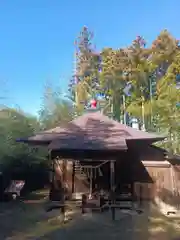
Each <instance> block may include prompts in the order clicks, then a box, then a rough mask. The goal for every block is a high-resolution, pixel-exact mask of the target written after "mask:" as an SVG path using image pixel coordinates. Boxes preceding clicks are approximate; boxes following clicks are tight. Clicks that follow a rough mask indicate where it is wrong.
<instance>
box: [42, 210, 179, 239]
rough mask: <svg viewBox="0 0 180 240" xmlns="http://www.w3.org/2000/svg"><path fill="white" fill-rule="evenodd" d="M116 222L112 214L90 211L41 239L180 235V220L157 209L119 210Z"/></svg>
mask: <svg viewBox="0 0 180 240" xmlns="http://www.w3.org/2000/svg"><path fill="white" fill-rule="evenodd" d="M116 219H117V220H116V221H115V222H112V221H111V216H110V213H103V214H87V215H85V216H83V217H82V216H81V217H79V218H78V219H76V221H75V222H73V223H71V224H70V225H69V226H66V227H63V228H61V229H59V230H56V231H54V232H52V233H49V234H46V235H45V236H43V237H41V238H39V239H41V240H45V239H54V240H56V239H66V240H71V239H73V240H76V239H86V240H92V239H93V240H99V239H103V240H106V239H107V240H109V239H118V240H119V239H126V240H144V239H147V240H156V239H157V240H171V239H176V238H177V237H178V236H180V225H179V223H178V221H179V220H170V219H167V218H165V217H163V216H162V215H160V214H158V213H157V211H155V210H154V209H153V210H152V209H151V210H150V211H148V212H146V213H145V214H142V215H136V214H135V215H129V214H127V213H122V212H120V211H119V212H118V213H117V216H116Z"/></svg>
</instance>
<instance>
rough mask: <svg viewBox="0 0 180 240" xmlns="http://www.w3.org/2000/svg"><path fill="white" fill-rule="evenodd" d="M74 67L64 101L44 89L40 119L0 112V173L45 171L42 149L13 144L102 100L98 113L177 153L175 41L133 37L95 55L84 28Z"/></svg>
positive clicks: (179, 65)
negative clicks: (160, 138) (134, 126)
mask: <svg viewBox="0 0 180 240" xmlns="http://www.w3.org/2000/svg"><path fill="white" fill-rule="evenodd" d="M75 47H76V67H75V69H74V74H73V76H72V78H71V79H70V83H69V89H68V90H69V91H68V93H67V96H63V95H62V94H61V92H60V90H59V89H58V88H56V87H53V86H51V85H48V86H46V88H45V92H44V98H43V101H42V106H41V109H40V110H39V117H38V118H37V117H35V116H31V115H29V114H26V113H24V112H23V111H22V110H20V109H11V108H8V107H2V108H1V110H0V139H1V144H0V168H1V169H3V170H4V169H10V168H11V169H13V171H14V169H16V170H17V172H18V171H20V169H21V170H22V169H23V168H25V169H30V168H31V169H32V168H33V167H37V166H41V167H42V165H43V166H44V165H46V166H47V165H48V161H47V157H46V156H47V152H46V150H45V149H39V148H38V149H37V148H32V147H29V146H27V145H25V144H23V143H16V142H15V139H17V138H20V137H27V136H31V135H34V134H35V133H37V132H39V131H42V130H44V129H48V128H52V127H55V126H57V125H60V124H62V123H64V122H67V121H70V120H72V119H73V118H75V117H76V116H77V115H81V114H82V113H83V112H84V111H86V108H87V107H88V103H89V101H90V99H92V98H96V97H97V96H102V98H101V101H99V103H100V106H99V107H100V109H101V110H102V111H103V113H104V114H106V115H109V116H110V117H112V118H114V119H115V120H117V121H121V122H124V123H126V124H128V125H130V124H131V120H132V118H136V119H137V120H138V122H139V124H140V127H141V128H142V126H143V124H144V127H145V129H146V130H147V131H155V132H159V133H163V134H167V136H168V137H167V139H166V140H165V141H164V142H162V143H160V144H161V145H162V146H163V147H165V148H166V149H168V150H169V151H171V152H175V153H180V123H179V120H180V107H179V106H180V105H179V103H180V89H179V88H178V86H179V85H180V83H179V82H180V78H179V76H180V48H179V41H178V40H177V39H175V38H174V37H172V36H171V34H170V33H169V32H168V31H166V30H164V31H162V32H161V33H160V34H159V36H157V38H156V39H155V40H154V41H153V43H152V44H151V45H150V46H147V45H146V41H145V40H144V39H143V38H142V37H141V36H137V37H136V39H135V40H134V41H133V42H132V44H131V45H130V46H128V47H126V48H119V49H113V48H111V47H109V48H104V49H102V50H101V51H99V52H97V50H96V49H95V47H94V46H93V34H92V33H91V32H90V31H89V30H88V29H87V28H86V27H83V29H82V31H81V32H80V35H79V37H78V38H77V40H76V44H75Z"/></svg>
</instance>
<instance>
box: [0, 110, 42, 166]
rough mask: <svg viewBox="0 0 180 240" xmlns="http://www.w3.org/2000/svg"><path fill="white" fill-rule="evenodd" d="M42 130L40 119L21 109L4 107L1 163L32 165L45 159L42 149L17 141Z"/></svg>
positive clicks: (0, 130) (0, 113)
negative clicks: (28, 114) (27, 114)
mask: <svg viewBox="0 0 180 240" xmlns="http://www.w3.org/2000/svg"><path fill="white" fill-rule="evenodd" d="M39 130H40V125H39V123H38V120H37V119H35V118H34V117H32V116H26V114H24V113H23V112H22V111H21V110H17V109H11V108H4V109H2V110H1V111H0V133H1V134H0V140H1V145H0V164H2V165H3V166H4V167H9V166H15V165H19V166H22V164H25V165H32V164H33V163H34V162H38V163H39V162H41V161H42V160H43V161H44V159H45V158H44V156H45V155H44V154H43V153H42V152H41V150H37V149H35V148H31V147H29V146H28V145H26V144H23V143H17V142H16V139H18V138H23V137H27V136H31V135H34V134H35V133H36V131H39Z"/></svg>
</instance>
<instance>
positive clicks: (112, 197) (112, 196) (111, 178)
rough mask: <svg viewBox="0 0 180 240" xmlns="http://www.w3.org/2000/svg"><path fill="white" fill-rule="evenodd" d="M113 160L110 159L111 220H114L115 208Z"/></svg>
mask: <svg viewBox="0 0 180 240" xmlns="http://www.w3.org/2000/svg"><path fill="white" fill-rule="evenodd" d="M114 165H115V161H114V160H111V161H110V191H111V213H112V220H113V221H114V220H115V215H116V210H115V206H114V205H115V166H114Z"/></svg>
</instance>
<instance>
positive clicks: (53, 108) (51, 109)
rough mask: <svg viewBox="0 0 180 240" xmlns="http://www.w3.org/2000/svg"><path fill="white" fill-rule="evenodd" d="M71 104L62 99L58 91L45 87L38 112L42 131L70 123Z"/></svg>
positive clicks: (72, 111)
mask: <svg viewBox="0 0 180 240" xmlns="http://www.w3.org/2000/svg"><path fill="white" fill-rule="evenodd" d="M74 110H75V109H74V107H73V105H72V102H71V101H70V100H69V99H67V98H63V96H62V94H61V92H60V91H59V90H58V89H54V88H53V87H52V86H51V85H47V86H46V88H45V93H44V97H43V102H42V107H41V109H40V111H39V120H40V123H41V126H42V128H43V129H49V128H53V127H56V126H59V125H60V124H63V123H66V122H69V121H71V120H72V119H73V118H74V113H75V112H74Z"/></svg>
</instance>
